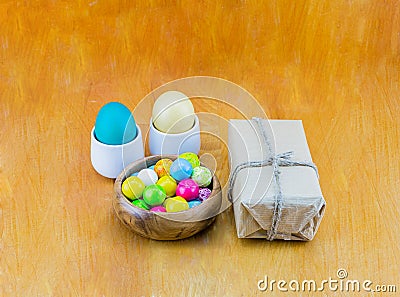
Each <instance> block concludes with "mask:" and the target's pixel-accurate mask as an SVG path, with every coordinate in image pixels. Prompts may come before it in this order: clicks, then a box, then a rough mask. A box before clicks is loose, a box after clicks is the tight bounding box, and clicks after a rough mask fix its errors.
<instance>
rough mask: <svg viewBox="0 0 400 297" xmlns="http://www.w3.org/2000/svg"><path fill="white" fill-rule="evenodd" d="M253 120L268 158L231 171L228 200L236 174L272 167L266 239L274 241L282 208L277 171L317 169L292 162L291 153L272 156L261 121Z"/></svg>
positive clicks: (243, 164) (230, 199)
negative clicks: (271, 202)
mask: <svg viewBox="0 0 400 297" xmlns="http://www.w3.org/2000/svg"><path fill="white" fill-rule="evenodd" d="M253 120H254V121H255V122H256V124H257V126H258V129H259V130H260V131H261V135H262V137H263V144H264V145H265V147H266V148H267V149H268V153H269V156H268V157H267V158H266V159H264V160H261V161H250V162H243V163H240V164H238V165H237V166H236V167H235V169H234V170H233V171H232V173H231V175H230V177H229V183H228V186H229V187H228V199H229V201H230V202H231V203H233V199H232V191H233V186H234V184H235V181H236V177H237V175H238V173H239V172H240V171H241V170H243V169H246V168H255V167H264V166H272V171H273V175H272V176H273V181H274V187H275V194H274V212H273V215H272V224H271V228H270V230H268V231H267V239H268V240H270V241H272V240H274V239H275V237H276V235H277V232H278V227H279V223H280V221H281V217H282V206H283V194H282V185H281V182H280V174H281V171H280V169H279V167H280V166H282V167H292V166H307V167H311V168H313V169H314V171H315V173H316V174H317V177H319V175H318V169H317V166H315V164H314V163H312V162H301V161H293V160H292V157H293V151H288V152H284V153H280V154H274V152H273V150H272V144H271V141H270V140H269V138H268V136H267V132H266V130H265V128H264V125H263V123H262V119H260V118H256V117H255V118H253Z"/></svg>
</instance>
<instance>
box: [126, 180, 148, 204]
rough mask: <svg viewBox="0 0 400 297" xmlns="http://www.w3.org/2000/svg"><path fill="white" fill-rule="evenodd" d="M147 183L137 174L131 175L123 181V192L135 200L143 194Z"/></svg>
mask: <svg viewBox="0 0 400 297" xmlns="http://www.w3.org/2000/svg"><path fill="white" fill-rule="evenodd" d="M144 188H145V185H144V183H143V181H142V180H141V179H140V178H138V177H137V176H130V177H128V178H127V179H126V180H124V182H123V183H122V189H121V190H122V193H123V194H124V195H125V197H127V198H129V199H131V200H133V199H138V198H139V197H141V196H142V193H143V190H144Z"/></svg>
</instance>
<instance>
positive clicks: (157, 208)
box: [150, 206, 167, 212]
mask: <svg viewBox="0 0 400 297" xmlns="http://www.w3.org/2000/svg"><path fill="white" fill-rule="evenodd" d="M150 211H155V212H167V210H166V209H165V207H164V206H154V207H153V208H151V209H150Z"/></svg>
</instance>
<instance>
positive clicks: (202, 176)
mask: <svg viewBox="0 0 400 297" xmlns="http://www.w3.org/2000/svg"><path fill="white" fill-rule="evenodd" d="M191 178H192V179H193V180H194V181H195V182H196V183H197V184H198V185H199V187H207V186H208V185H209V184H211V180H212V173H211V171H210V169H208V168H206V167H204V166H198V167H196V168H194V169H193V173H192V176H191Z"/></svg>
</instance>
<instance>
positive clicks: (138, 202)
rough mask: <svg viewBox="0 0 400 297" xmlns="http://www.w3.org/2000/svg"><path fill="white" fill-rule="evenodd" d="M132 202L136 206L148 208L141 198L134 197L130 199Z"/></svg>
mask: <svg viewBox="0 0 400 297" xmlns="http://www.w3.org/2000/svg"><path fill="white" fill-rule="evenodd" d="M132 204H133V205H134V206H136V207H139V208H142V209H145V210H149V209H150V208H149V206H148V205H147V204H146V203H145V202H144V201H143V200H142V199H136V200H133V201H132Z"/></svg>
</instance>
